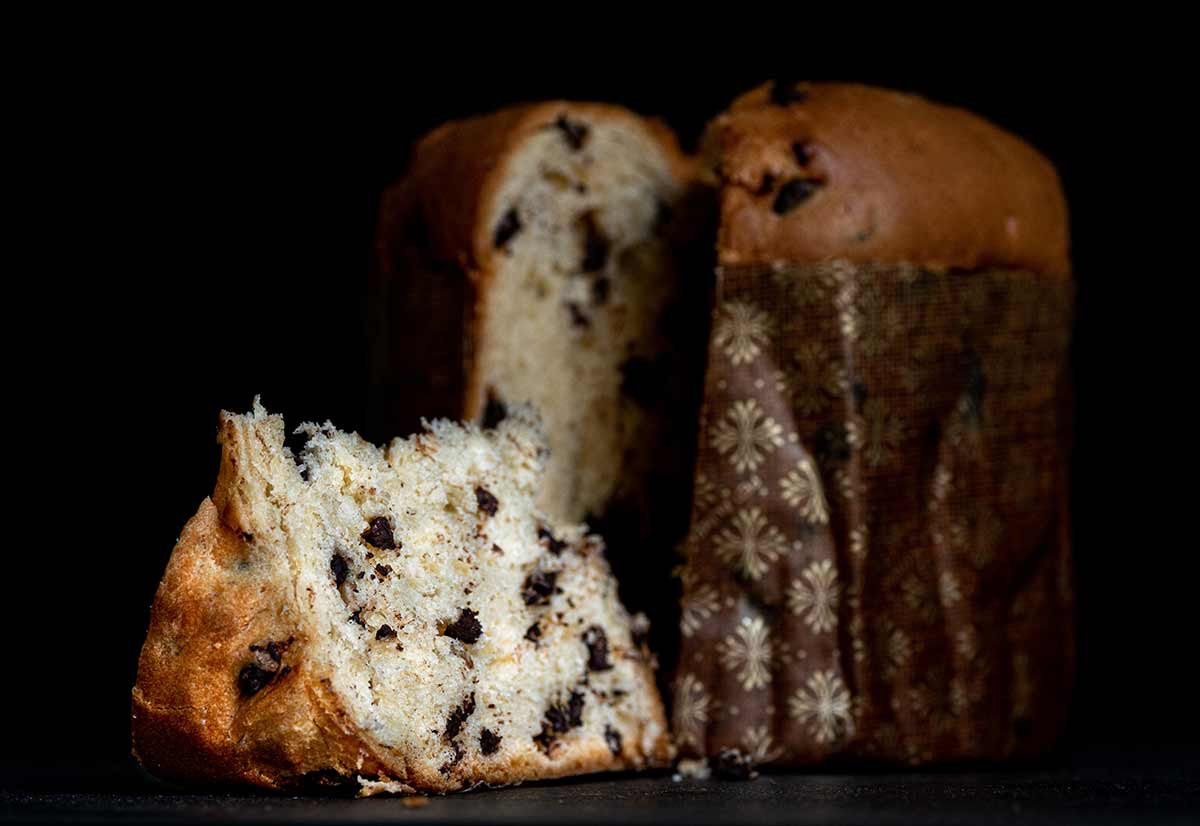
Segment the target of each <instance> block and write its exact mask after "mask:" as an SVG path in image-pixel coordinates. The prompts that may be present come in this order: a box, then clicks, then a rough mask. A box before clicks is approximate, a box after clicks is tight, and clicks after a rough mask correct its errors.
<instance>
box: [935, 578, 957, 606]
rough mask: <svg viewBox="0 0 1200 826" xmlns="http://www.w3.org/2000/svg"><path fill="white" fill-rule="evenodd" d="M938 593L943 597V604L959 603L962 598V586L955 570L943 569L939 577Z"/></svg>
mask: <svg viewBox="0 0 1200 826" xmlns="http://www.w3.org/2000/svg"><path fill="white" fill-rule="evenodd" d="M938 595H939V596H940V597H941V598H942V605H945V606H947V607H949V606H951V605H957V604H958V603H959V602H960V601H961V600H962V588H960V587H959V584H958V577H956V576H955V575H954V572H953V571H942V575H941V576H940V577H938Z"/></svg>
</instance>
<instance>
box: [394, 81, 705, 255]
mask: <svg viewBox="0 0 1200 826" xmlns="http://www.w3.org/2000/svg"><path fill="white" fill-rule="evenodd" d="M597 122H601V123H604V124H606V125H609V126H613V127H619V128H621V129H623V130H624V132H625V133H626V135H627V136H628V138H629V140H641V141H646V142H648V143H649V144H650V145H651V146H652V147H653V154H654V155H657V154H658V153H660V152H661V153H663V154H664V155H665V156H666V157H667V158H668V160H669V164H670V167H671V174H672V175H674V176H675V177H676V178H678V179H680V180H688V179H690V178H691V177H692V174H693V171H694V163H693V161H692V159H691V158H689V157H688V156H687V155H685V154H683V152H682V151H681V150H680V149H679V144H678V141H677V140H676V138H675V135H674V133H673V132H671V130H670V129H669V128H667V126H666V125H665V124H663V123H661V122H659V121H656V120H653V119H651V118H645V117H642V116H640V115H637V114H635V113H634V112H631V111H630V110H628V109H625V108H623V107H621V106H614V105H611V104H605V103H576V102H570V101H562V100H556V101H544V102H539V103H529V104H523V105H519V106H510V107H507V108H505V109H501V110H499V111H496V112H492V113H490V114H486V115H479V116H476V117H471V118H464V119H461V120H453V121H449V122H447V123H443V124H442V125H441V126H438V127H437V128H436V129H434V130H433V131H432V132H430V133H429V134H427V135H425V137H423V138H422V139H421V140H420V141H418V143H417V144H416V146H415V147H414V149H413V152H412V157H411V159H410V164H409V168H408V171H407V173H406V175H405V177H404V179H403V180H402V181H401V182H400V184H399V185H398V186H396V187H394V188H393V189H391V190H389V191H388V192H387V193H386V194H385V196H384V203H383V206H382V212H383V219H382V221H381V223H382V224H384V225H387V224H393V223H399V222H398V221H397V220H396V219H395V218H394V217H393V216H395V215H411V214H413V213H414V212H415V214H416V215H418V216H420V218H421V219H422V220H421V224H422V225H423V226H424V228H425V229H426V232H427V235H426V237H425V238H424V239H422V240H423V241H424V242H425V243H426V244H427V245H428V250H429V252H430V253H432V255H433V257H435V258H437V259H440V260H443V261H447V262H452V263H454V264H456V265H458V266H461V267H463V268H465V269H466V270H467V271H468V272H471V273H472V274H473V275H475V276H476V277H481V276H482V277H485V278H486V275H484V273H486V272H487V271H488V270H489V269H490V268H489V265H490V264H491V261H492V258H493V257H494V256H495V255H496V254H497V250H498V249H499V248H501V247H503V243H502V242H500V243H498V241H500V237H501V235H502V234H503V233H505V232H506V228H505V226H504V217H503V216H499V217H497V215H496V214H495V213H496V210H497V209H498V206H499V205H498V204H497V203H496V201H497V196H498V195H499V194H500V190H501V188H502V187H503V186H504V184H505V182H506V180H507V179H508V177H509V172H510V170H509V169H508V165H509V164H510V163H511V162H512V161H513V160H514V155H515V154H516V152H517V150H518V149H520V148H521V147H522V146H523V145H524V144H525V142H526V141H527V140H528V139H529V138H530V137H531V136H532V135H534V134H536V133H538V132H542V131H552V132H555V133H559V134H561V136H562V138H563V140H565V141H567V142H569V143H570V144H571V145H572V146H575V147H577V148H578V147H580V146H582V145H583V144H584V143H585V142H586V141H587V140H588V138H589V124H592V123H597ZM647 154H650V152H647ZM516 229H517V228H516V227H512V228H509V229H508V231H510V232H511V231H515V230H516Z"/></svg>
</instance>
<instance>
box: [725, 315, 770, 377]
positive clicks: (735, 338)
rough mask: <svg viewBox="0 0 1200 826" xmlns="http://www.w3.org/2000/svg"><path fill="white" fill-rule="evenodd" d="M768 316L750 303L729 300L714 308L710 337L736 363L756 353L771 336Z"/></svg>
mask: <svg viewBox="0 0 1200 826" xmlns="http://www.w3.org/2000/svg"><path fill="white" fill-rule="evenodd" d="M770 332H771V317H770V316H768V315H767V314H766V313H764V312H762V311H761V310H759V309H758V308H757V307H755V306H754V305H752V304H747V303H744V302H741V301H728V302H726V303H724V304H722V305H721V307H720V309H719V310H718V311H717V322H716V326H715V327H714V329H713V341H714V342H715V343H716V345H717V346H718V347H720V348H721V350H722V351H723V352H724V353H725V355H726V356H727V357H728V358H729V361H730V363H731V364H733V366H734V367H736V366H737V365H739V364H748V363H749V362H751V361H753V360H754V359H756V358H757V357H758V355H759V354H760V353H761V352H762V349H763V347H765V346H766V345H767V342H768V341H769V339H770Z"/></svg>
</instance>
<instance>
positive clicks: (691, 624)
mask: <svg viewBox="0 0 1200 826" xmlns="http://www.w3.org/2000/svg"><path fill="white" fill-rule="evenodd" d="M680 607H681V609H682V615H681V617H680V620H679V630H680V631H682V632H683V635H684V636H685V637H690V636H691V635H692V634H694V633H696V632H697V631H699V630H700V626H701V625H703V624H704V622H705V620H707V619H708V618H709V617H711V616H712V615H713V614H715V613H716V612H717V611H718V610H719V609H720V607H721V602H720V597H719V596H718V595H717V589H716V588H714V587H713V586H711V585H707V584H704V585H698V586H695V587H692V588H685V590H684V594H683V599H682V600H681V603H680Z"/></svg>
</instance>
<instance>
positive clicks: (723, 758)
mask: <svg viewBox="0 0 1200 826" xmlns="http://www.w3.org/2000/svg"><path fill="white" fill-rule="evenodd" d="M708 765H709V768H711V769H712V771H713V774H714V775H716V776H717V777H718V778H720V779H721V780H753V779H754V778H756V777H758V772H756V771H755V770H754V761H753V760H751V759H750V756H749V755H746V754H742V753H741V752H740V751H738V750H737V749H721V751H720V752H719V753H718V754H717V756H716V757H710V758H709V759H708Z"/></svg>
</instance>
